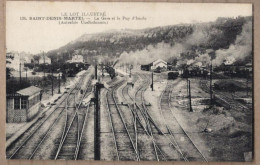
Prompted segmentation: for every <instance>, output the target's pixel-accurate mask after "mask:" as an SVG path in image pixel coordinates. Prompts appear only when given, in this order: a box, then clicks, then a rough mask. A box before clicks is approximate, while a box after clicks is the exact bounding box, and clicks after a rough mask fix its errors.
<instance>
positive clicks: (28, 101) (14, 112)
mask: <svg viewBox="0 0 260 165" xmlns="http://www.w3.org/2000/svg"><path fill="white" fill-rule="evenodd" d="M41 91H42V90H41V89H40V88H38V87H35V86H30V87H28V88H25V89H22V90H19V91H17V92H16V93H13V94H7V95H6V113H7V115H6V117H7V119H6V122H8V123H20V122H28V121H30V120H32V119H33V118H34V117H35V116H36V115H37V114H38V112H39V110H40V107H41V96H42V92H41Z"/></svg>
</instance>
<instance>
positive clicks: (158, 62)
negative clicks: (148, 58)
mask: <svg viewBox="0 0 260 165" xmlns="http://www.w3.org/2000/svg"><path fill="white" fill-rule="evenodd" d="M167 65H168V64H167V62H166V61H164V60H162V59H158V60H155V61H153V62H152V63H149V64H146V65H141V70H146V71H151V70H152V71H155V70H156V69H158V68H159V69H160V70H164V71H166V70H167Z"/></svg>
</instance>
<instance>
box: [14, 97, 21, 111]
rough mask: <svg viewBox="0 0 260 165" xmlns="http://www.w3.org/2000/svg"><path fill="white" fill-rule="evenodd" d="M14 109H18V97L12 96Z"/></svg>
mask: <svg viewBox="0 0 260 165" xmlns="http://www.w3.org/2000/svg"><path fill="white" fill-rule="evenodd" d="M14 109H20V97H15V98H14Z"/></svg>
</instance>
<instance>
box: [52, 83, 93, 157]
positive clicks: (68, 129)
mask: <svg viewBox="0 0 260 165" xmlns="http://www.w3.org/2000/svg"><path fill="white" fill-rule="evenodd" d="M90 89H91V79H90V80H89V81H88V83H87V88H86V89H85V90H84V94H83V96H82V97H81V99H80V101H79V104H78V105H77V104H75V108H74V109H73V111H70V112H69V111H66V122H65V124H64V130H63V133H62V136H61V140H60V144H59V147H58V150H57V152H56V155H55V158H54V159H55V160H57V159H62V160H76V159H77V157H78V152H79V148H80V143H81V139H82V133H83V130H84V127H85V125H84V124H85V122H86V119H87V114H88V111H89V105H88V106H87V109H86V110H85V108H81V104H82V102H83V99H84V98H85V97H86V96H87V95H89V94H90V92H91V90H90ZM81 109H83V110H81Z"/></svg>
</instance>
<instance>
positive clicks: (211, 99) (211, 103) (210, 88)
mask: <svg viewBox="0 0 260 165" xmlns="http://www.w3.org/2000/svg"><path fill="white" fill-rule="evenodd" d="M209 76H210V77H209V78H210V82H209V90H210V91H209V93H210V106H212V105H213V98H212V94H213V93H212V62H211V65H210V75H209Z"/></svg>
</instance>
